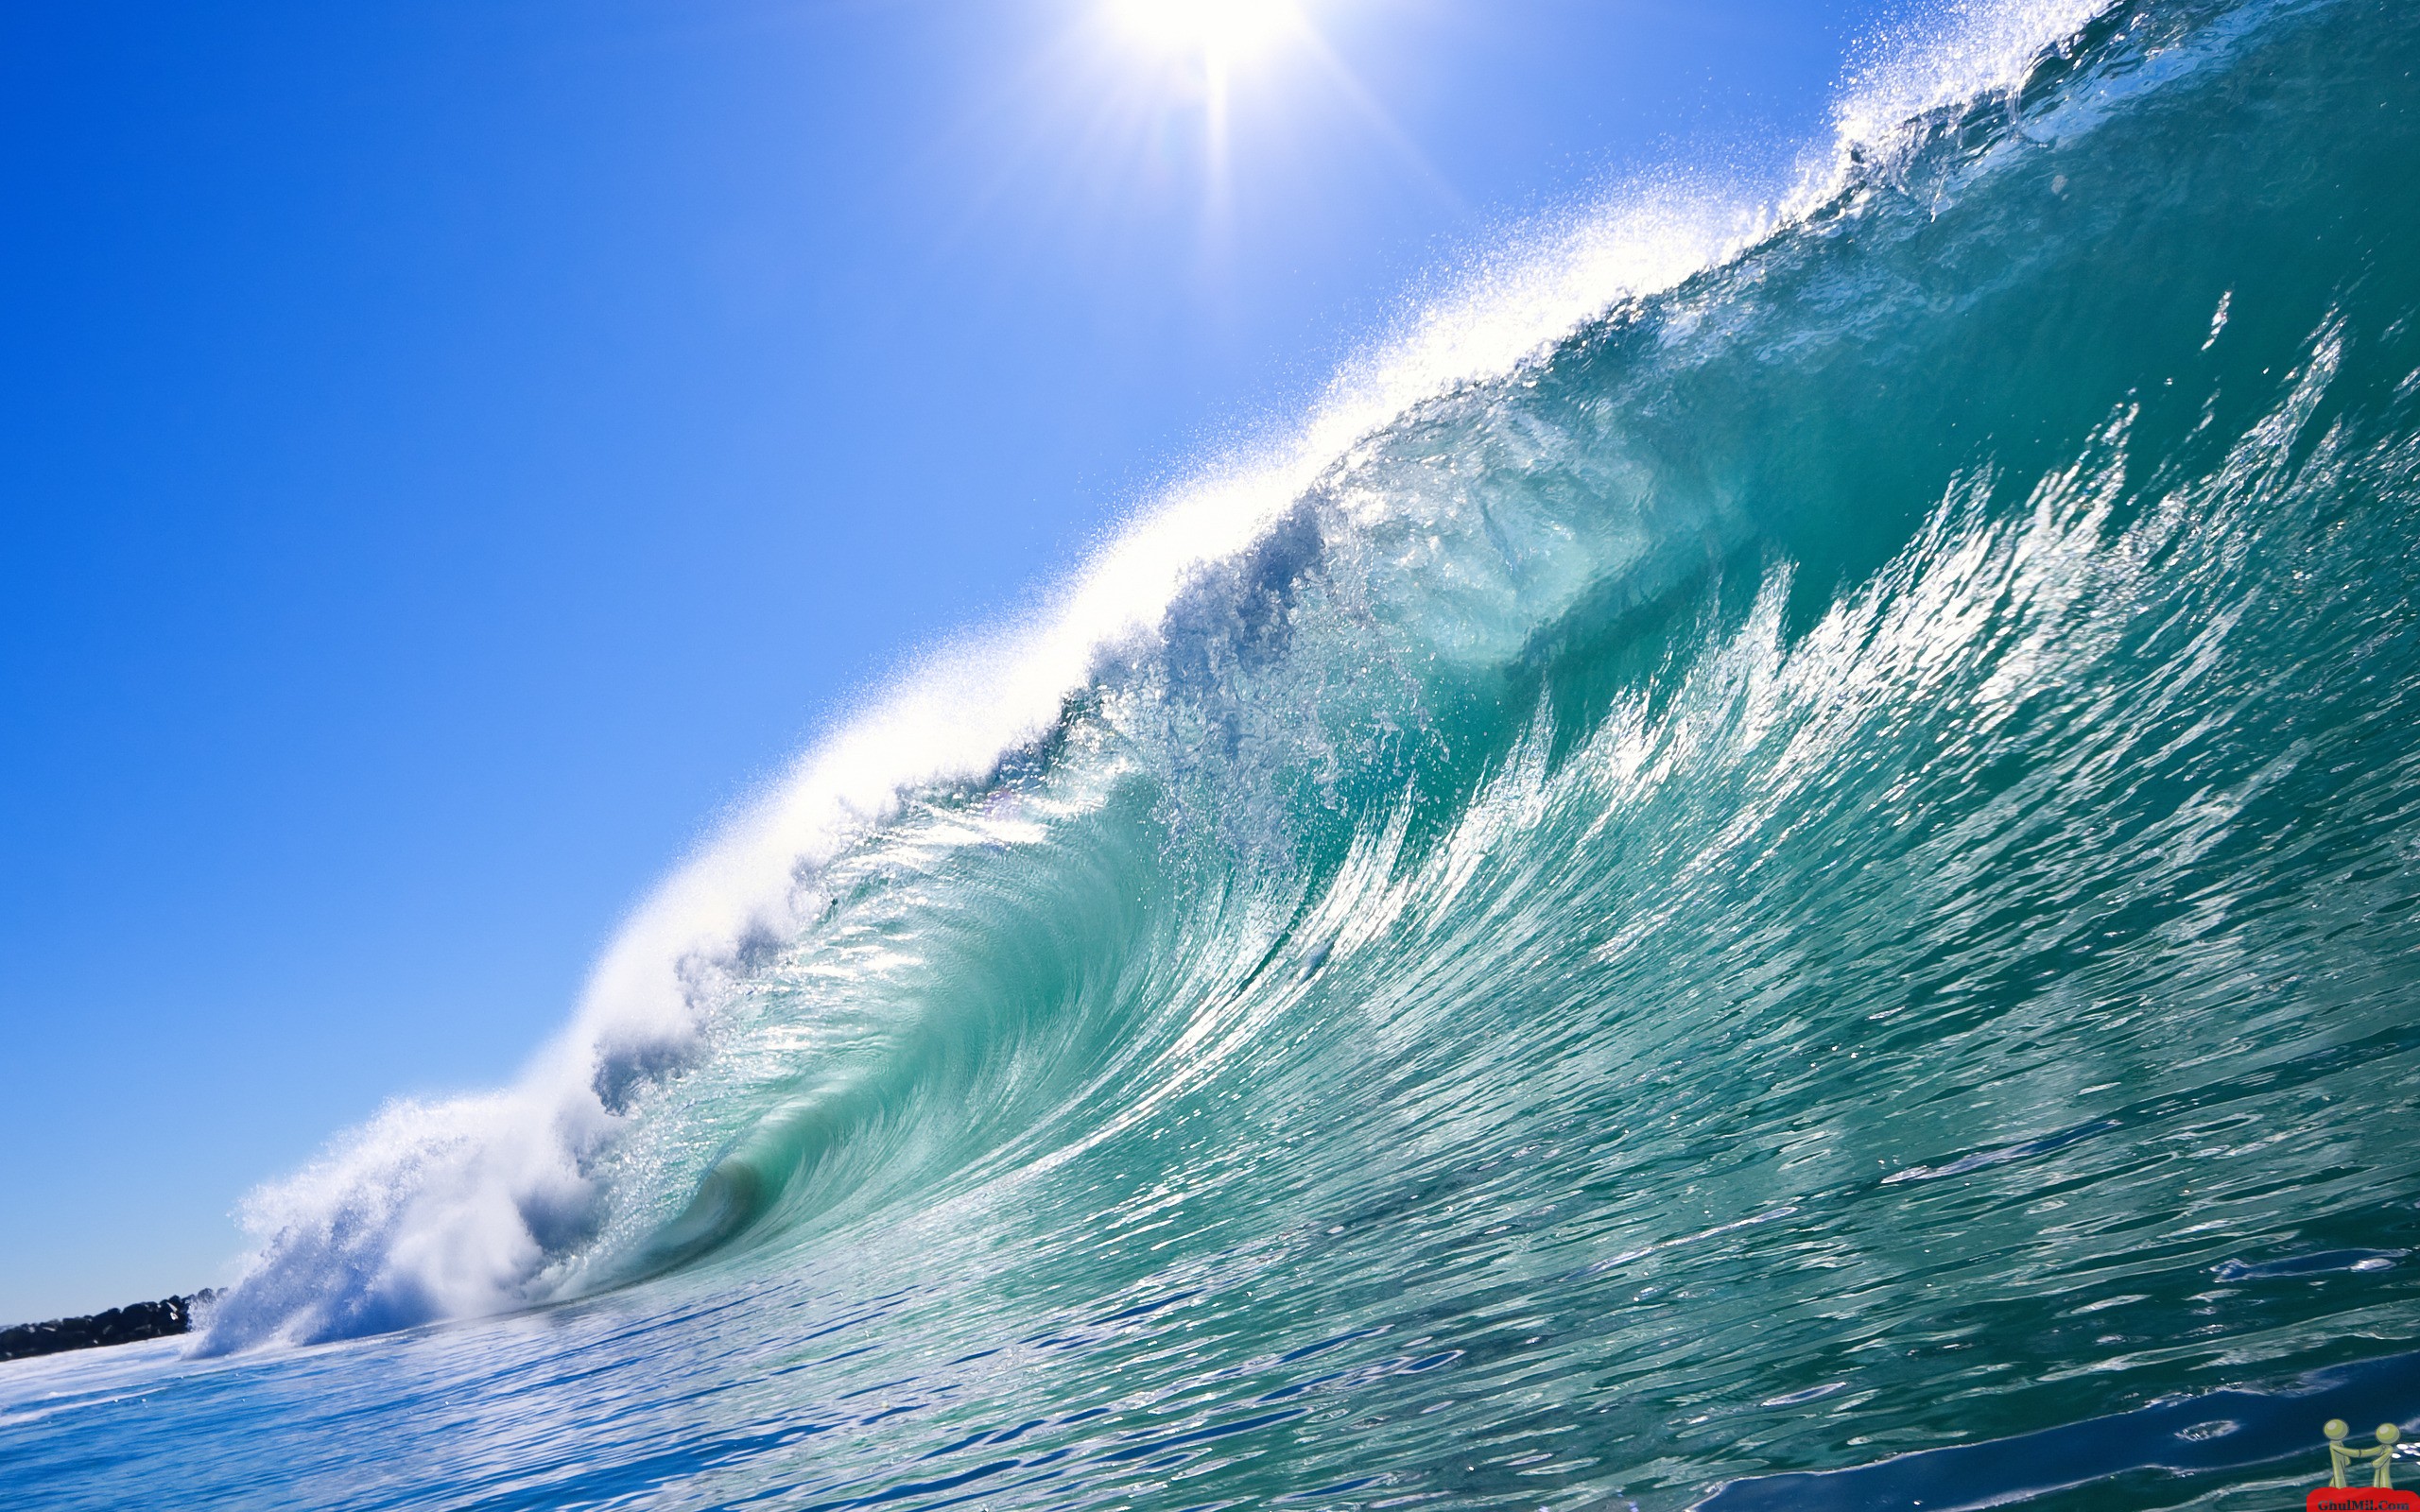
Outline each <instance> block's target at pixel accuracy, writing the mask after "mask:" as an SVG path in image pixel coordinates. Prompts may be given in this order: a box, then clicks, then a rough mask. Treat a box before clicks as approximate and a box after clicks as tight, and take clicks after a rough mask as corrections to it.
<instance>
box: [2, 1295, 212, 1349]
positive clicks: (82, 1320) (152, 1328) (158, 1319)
mask: <svg viewBox="0 0 2420 1512" xmlns="http://www.w3.org/2000/svg"><path fill="white" fill-rule="evenodd" d="M216 1295H218V1294H217V1293H216V1291H214V1290H210V1289H207V1288H205V1289H204V1290H202V1291H199V1292H196V1293H194V1294H193V1295H191V1296H189V1297H162V1298H161V1299H160V1300H159V1301H156V1302H130V1303H128V1304H127V1305H126V1306H124V1307H112V1308H111V1309H110V1310H109V1311H108V1312H106V1313H94V1314H89V1315H88V1316H84V1317H55V1318H52V1319H51V1320H50V1321H48V1322H46V1323H20V1324H18V1325H17V1326H16V1327H14V1328H9V1329H0V1361H6V1360H30V1359H33V1358H34V1357H36V1356H38V1355H44V1354H64V1353H66V1352H67V1351H68V1350H70V1349H101V1348H104V1347H106V1346H109V1345H112V1344H139V1343H141V1342H142V1341H143V1340H145V1339H164V1338H168V1337H171V1336H173V1335H175V1334H179V1333H190V1332H193V1309H194V1304H196V1303H197V1302H206V1301H208V1300H210V1298H212V1297H216Z"/></svg>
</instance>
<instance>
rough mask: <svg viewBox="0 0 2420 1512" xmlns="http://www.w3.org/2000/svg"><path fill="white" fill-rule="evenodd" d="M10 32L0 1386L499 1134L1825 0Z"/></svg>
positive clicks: (1823, 85)
mask: <svg viewBox="0 0 2420 1512" xmlns="http://www.w3.org/2000/svg"><path fill="white" fill-rule="evenodd" d="M1106 3H1107V0H778V3H777V0H495V3H486V4H479V5H443V6H441V5H434V4H425V3H423V4H392V3H386V0H350V3H347V4H344V5H338V6H331V5H326V4H321V3H312V4H300V3H282V0H253V3H248V4H245V5H242V6H234V5H219V6H205V5H193V4H175V5H171V4H117V3H112V0H27V3H22V4H18V5H14V6H10V7H9V8H7V9H6V10H5V12H0V118H5V130H0V204H5V206H6V207H7V208H6V210H5V211H4V212H0V352H5V353H6V361H5V364H0V384H5V394H0V509H5V524H6V534H5V537H0V793H5V795H6V797H5V800H0V1229H5V1231H6V1233H7V1234H8V1236H9V1238H8V1241H7V1243H6V1244H5V1245H0V1323H6V1322H9V1321H14V1320H17V1319H20V1318H27V1317H40V1316H48V1315H53V1314H60V1313H63V1312H75V1311H86V1310H90V1309H93V1308H97V1307H101V1306H107V1305H111V1304H114V1303H117V1302H121V1301H129V1300H133V1299H135V1298H138V1297H156V1296H160V1295H163V1294H165V1293H167V1292H170V1291H183V1290H189V1289H191V1288H193V1287H195V1286H199V1285H202V1284H205V1283H209V1282H211V1281H214V1280H219V1279H222V1277H223V1275H224V1273H225V1271H226V1268H227V1263H228V1262H229V1260H230V1259H231V1258H232V1257H233V1255H234V1254H235V1253H236V1252H237V1251H238V1250H239V1248H240V1245H241V1241H240V1237H239V1235H238V1232H237V1230H236V1229H235V1228H234V1227H233V1223H232V1222H231V1220H230V1217H229V1214H230V1211H231V1210H232V1209H233V1206H234V1204H235V1203H236V1202H237V1200H238V1199H239V1198H240V1197H241V1195H242V1194H243V1193H244V1192H245V1190H246V1189H247V1188H249V1187H251V1185H253V1184H254V1183H255V1182H257V1181H259V1180H261V1179H263V1178H266V1177H274V1176H276V1175H279V1174H281V1173H283V1172H285V1171H287V1170H290V1169H292V1168H293V1167H295V1166H296V1165H298V1164H300V1163H301V1162H302V1161H303V1160H306V1159H307V1158H308V1157H309V1156H310V1155H311V1154H312V1152H313V1151H314V1150H315V1149H316V1148H318V1147H319V1146H320V1144H321V1143H323V1142H324V1141H325V1140H326V1139H327V1138H328V1137H329V1136H330V1135H331V1134H333V1133H335V1132H336V1131H337V1130H339V1129H341V1128H342V1127H344V1126H346V1125H351V1124H354V1123H357V1122H359V1121H360V1120H362V1119H363V1118H365V1117H367V1116H368V1115H369V1114H370V1113H372V1111H373V1110H374V1109H375V1108H377V1106H378V1105H379V1104H380V1103H381V1102H382V1101H384V1100H385V1099H387V1098H388V1097H389V1096H392V1095H396V1094H399V1093H430V1092H441V1091H454V1090H460V1089H464V1088H472V1087H478V1086H484V1085H490V1084H493V1083H496V1082H500V1081H502V1080H503V1079H505V1078H506V1077H508V1076H510V1074H511V1073H512V1072H513V1071H514V1070H515V1068H516V1067H517V1066H518V1065H519V1063H520V1062H521V1060H522V1059H523V1058H524V1057H526V1056H527V1054H528V1053H529V1052H530V1051H531V1050H532V1049H533V1048H534V1047H535V1046H536V1045H537V1044H538V1043H539V1042H540V1041H541V1040H543V1039H544V1037H545V1036H546V1035H547V1034H549V1033H550V1032H551V1031H552V1030H554V1029H555V1028H556V1027H557V1026H558V1025H559V1024H560V1023H561V1022H562V1020H563V1018H564V1016H565V1014H566V1012H567V1010H568V1008H569V1006H570V1005H571V1003H572V1001H573V999H574V997H575V995H576V994H577V992H578V990H579V985H580V981H581V979H582V976H583V974H584V972H585V970H586V968H587V966H588V965H589V963H590V961H591V960H592V959H593V957H594V955H595V954H596V951H597V950H598V948H599V947H600V945H601V944H602V943H603V942H604V940H605V939H606V937H607V936H609V935H610V934H611V933H612V931H613V929H614V925H615V924H616V922H617V921H618V920H619V919H620V918H621V917H622V916H623V914H624V913H625V912H626V911H627V910H628V909H629V908H630V907H631V905H632V904H633V903H634V902H636V901H637V900H638V899H639V897H640V896H641V895H642V894H643V893H644V892H645V891H646V889H647V888H648V885H649V884H650V883H651V882H652V881H654V880H655V879H656V878H657V877H658V876H659V875H661V874H662V872H663V871H664V870H665V869H666V868H667V867H668V866H669V865H670V864H671V863H673V862H674V861H676V860H677V859H678V858H679V857H680V856H681V855H682V854H683V853H684V851H686V850H687V849H688V848H689V847H690V846H692V845H693V844H694V843H695V842H696V841H697V840H698V839H699V838H700V837H701V835H702V834H703V833H704V832H705V831H706V830H707V829H708V828H709V827H710V826H711V825H712V823H713V821H714V819H715V817H716V816H717V814H718V813H720V812H722V811H724V810H725V809H726V808H727V807H728V806H729V805H730V804H732V803H733V802H735V800H737V799H740V798H742V797H743V796H745V794H746V793H747V792H748V791H749V790H750V789H751V787H752V784H753V783H756V782H761V781H762V780H763V779H764V778H765V777H766V776H768V775H769V774H770V773H771V772H773V771H774V770H776V769H777V768H778V767H779V766H780V765H782V764H783V763H784V762H785V760H786V759H787V757H789V756H790V755H792V754H793V753H795V751H796V750H797V749H798V748H799V747H801V746H803V745H804V743H805V742H806V741H807V740H809V739H810V738H811V737H812V736H813V734H814V732H815V731H816V730H817V729H818V728H819V727H820V726H821V724H822V723H823V722H825V721H827V720H828V719H830V718H832V717H833V716H834V715H835V714H836V713H838V712H840V711H841V710H843V709H844V708H845V707H846V705H847V703H848V701H849V700H850V698H851V697H852V696H853V695H854V694H856V693H857V692H859V691H861V690H863V689H864V688H865V687H866V686H867V685H868V683H869V682H871V681H873V680H876V679H880V678H881V677H882V676H883V675H884V674H885V673H886V672H887V671H889V670H890V669H892V668H894V667H896V666H897V665H898V664H899V663H900V662H902V661H903V660H904V659H906V658H907V657H908V656H909V655H911V654H912V653H913V652H914V651H915V650H916V649H917V648H918V647H919V646H921V645H925V644H929V643H930V642H931V641H932V640H933V639H934V638H936V637H938V636H941V635H943V634H946V633H948V632H950V631H952V630H954V629H958V628H962V627H967V626H970V625H975V624H979V623H982V622H984V621H986V620H990V619H994V618H997V617H999V616H1001V615H1004V614H1006V613H1010V612H1012V611H1013V610H1015V608H1016V607H1017V606H1018V605H1019V604H1020V603H1021V602H1024V601H1025V600H1026V599H1027V598H1028V597H1029V595H1030V594H1031V593H1033V592H1034V590H1035V587H1036V585H1037V584H1039V583H1041V582H1044V581H1046V580H1047V579H1048V578H1049V577H1050V576H1053V575H1054V574H1056V573H1059V572H1062V571H1063V570H1065V569H1066V568H1067V567H1068V566H1070V565H1071V564H1072V563H1073V562H1074V561H1075V560H1077V559H1078V558H1080V556H1081V555H1082V553H1083V551H1084V550H1085V548H1086V546H1087V544H1088V543H1090V542H1092V541H1095V540H1097V539H1098V537H1099V535H1100V533H1101V532H1103V531H1104V530H1107V529H1109V528H1111V527H1113V526H1114V524H1115V521H1116V520H1117V518H1118V517H1119V515H1120V513H1121V511H1122V510H1124V509H1126V508H1128V507H1132V505H1133V504H1134V503H1135V502H1137V501H1138V500H1139V499H1141V498H1142V497H1144V496H1145V495H1146V494H1148V492H1149V490H1150V486H1151V483H1152V481H1153V480H1154V479H1155V478H1158V477H1161V476H1163V475H1165V474H1167V472H1169V471H1170V470H1171V469H1178V468H1182V467H1183V466H1184V464H1185V463H1186V461H1187V460H1188V459H1191V458H1198V457H1201V456H1203V455H1211V454H1214V453H1215V452H1216V451H1217V450H1218V447H1219V441H1220V438H1222V437H1224V436H1228V435H1232V434H1234V433H1235V432H1236V431H1237V430H1238V429H1239V428H1248V427H1250V426H1253V425H1254V424H1258V423H1262V422H1265V421H1270V420H1271V419H1272V418H1282V417H1283V416H1285V415H1287V414H1288V413H1289V412H1291V411H1293V410H1295V409H1297V408H1299V407H1300V406H1301V404H1302V403H1303V402H1304V400H1305V398H1306V396H1308V395H1309V394H1310V393H1311V392H1313V391H1314V390H1315V389H1316V388H1317V387H1318V386H1319V384H1320V382H1321V381H1322V379H1323V378H1324V377H1325V376H1326V374H1327V372H1328V371H1329V370H1330V369H1331V368H1332V367H1333V365H1334V364H1335V363H1336V362H1337V361H1338V360H1339V359H1340V358H1341V357H1343V356H1346V355H1348V354H1350V353H1351V352H1353V351H1354V350H1355V349H1356V347H1357V345H1358V344H1360V343H1362V342H1364V341H1366V340H1367V339H1369V338H1370V337H1371V336H1372V335H1374V334H1375V333H1377V332H1378V331H1380V330H1381V329H1382V328H1383V326H1384V325H1385V323H1386V322H1387V320H1388V319H1389V318H1391V317H1392V316H1393V315H1395V314H1396V313H1398V312H1399V311H1400V310H1401V308H1402V307H1403V301H1405V299H1406V298H1407V297H1408V292H1409V291H1410V290H1413V289H1414V288H1416V287H1417V286H1418V284H1419V283H1420V281H1421V280H1422V279H1423V278H1426V277H1432V276H1435V275H1437V274H1438V273H1439V272H1440V271H1441V270H1446V269H1450V268H1451V267H1452V266H1454V265H1455V262H1456V260H1457V258H1458V257H1460V256H1461V255H1463V254H1465V253H1467V252H1468V251H1469V250H1470V249H1475V248H1482V247H1485V246H1488V245H1490V244H1491V243H1493V242H1495V240H1497V239H1498V238H1499V237H1500V236H1501V235H1502V234H1503V228H1505V227H1506V226H1508V225H1510V224H1512V223H1513V222H1515V221H1516V220H1517V219H1518V218H1519V217H1521V216H1523V215H1530V214H1534V213H1537V212H1539V211H1542V210H1550V209H1552V208H1554V207H1557V206H1561V205H1565V204H1568V203H1571V202H1573V201H1574V200H1576V199H1585V198H1588V197H1589V196H1591V195H1592V194H1594V193H1596V192H1597V191H1598V190H1599V189H1600V188H1601V186H1602V185H1604V184H1605V183H1606V182H1608V181H1609V180H1611V179H1613V178H1616V177H1618V176H1620V175H1622V174H1624V173H1626V172H1629V171H1632V170H1634V169H1636V168H1638V167H1641V166H1643V165H1648V164H1653V163H1667V162H1673V161H1683V162H1687V161H1698V160H1719V159H1720V157H1721V156H1722V155H1723V153H1724V152H1726V151H1732V150H1744V151H1747V152H1750V153H1754V152H1755V151H1756V150H1759V148H1758V146H1757V145H1758V144H1772V143H1784V144H1794V143H1797V142H1801V141H1805V140H1808V139H1811V138H1813V137H1815V136H1816V135H1818V134H1819V133H1820V131H1821V129H1822V125H1823V121H1824V108H1825V104H1826V101H1827V98H1828V95H1829V92H1830V90H1831V88H1832V86H1833V84H1834V83H1835V81H1836V80H1837V79H1838V77H1840V74H1841V68H1842V64H1843V59H1844V57H1845V55H1846V53H1847V51H1848V50H1849V48H1850V47H1851V46H1852V45H1853V44H1854V43H1856V42H1857V41H1858V39H1859V38H1860V37H1862V36H1864V35H1866V34H1867V32H1868V27H1869V26H1870V20H1869V18H1868V16H1867V10H1868V9H1869V8H1866V7H1862V6H1859V5H1857V4H1854V3H1851V0H1789V3H1785V0H1693V3H1685V0H1671V3H1664V0H1638V3H1628V0H1304V4H1305V9H1306V11H1307V13H1308V15H1309V17H1310V19H1311V21H1312V22H1313V24H1314V25H1315V26H1316V28H1317V30H1318V34H1319V35H1320V37H1321V38H1322V49H1312V48H1308V47H1305V46H1303V45H1300V44H1280V45H1276V46H1272V47H1271V48H1269V49H1267V50H1265V51H1263V52H1261V53H1259V54H1256V55H1254V56H1253V57H1251V58H1249V59H1244V60H1238V61H1237V62H1236V65H1235V67H1234V69H1233V71H1232V80H1231V94H1230V101H1229V110H1228V121H1229V128H1228V142H1227V152H1226V166H1225V172H1224V174H1223V175H1222V176H1217V177H1215V178H1214V176H1213V175H1212V174H1211V173H1210V172H1209V170H1208V168H1207V165H1206V164H1207V162H1208V154H1207V153H1206V151H1205V143H1204V137H1203V131H1204V124H1203V110H1202V101H1201V96H1200V92H1199V90H1198V89H1197V88H1195V87H1194V86H1193V85H1192V83H1191V82H1189V81H1190V80H1192V79H1193V78H1194V76H1195V73H1196V69H1195V63H1196V61H1197V60H1194V59H1191V58H1189V57H1186V56H1183V55H1182V54H1181V52H1180V53H1170V52H1168V51H1166V50H1155V49H1154V48H1153V47H1152V46H1150V45H1147V44H1145V43H1141V42H1139V41H1137V40H1135V39H1133V38H1132V37H1131V36H1129V35H1128V34H1127V33H1125V32H1122V31H1118V30H1116V29H1115V28H1114V27H1113V26H1112V25H1111V23H1110V22H1109V20H1108V19H1107V18H1105V17H1104V15H1103V14H1102V11H1101V7H1102V5H1104V4H1106Z"/></svg>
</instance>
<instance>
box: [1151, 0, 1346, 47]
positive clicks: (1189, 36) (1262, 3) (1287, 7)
mask: <svg viewBox="0 0 2420 1512" xmlns="http://www.w3.org/2000/svg"><path fill="white" fill-rule="evenodd" d="M1110 9H1111V11H1112V12H1113V13H1114V14H1115V17H1116V20H1117V22H1118V24H1119V26H1121V27H1122V28H1123V29H1124V30H1125V32H1126V33H1127V35H1128V36H1129V37H1131V38H1132V39H1133V40H1134V41H1135V42H1137V43H1141V44H1143V45H1145V46H1149V47H1152V48H1155V49H1157V50H1160V51H1163V52H1172V53H1191V54H1196V55H1199V56H1200V57H1201V58H1203V59H1205V60H1210V61H1213V62H1221V63H1223V62H1228V61H1233V60H1236V59H1238V58H1241V57H1243V56H1245V55H1248V54H1251V53H1254V52H1258V51H1260V50H1261V49H1263V48H1265V47H1267V46H1269V45H1270V44H1271V43H1276V42H1279V41H1281V40H1283V39H1284V38H1286V37H1287V36H1288V34H1290V33H1294V32H1298V31H1300V30H1301V29H1302V26H1303V13H1302V11H1301V9H1299V8H1298V7H1297V6H1296V5H1295V4H1294V0H1111V5H1110Z"/></svg>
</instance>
